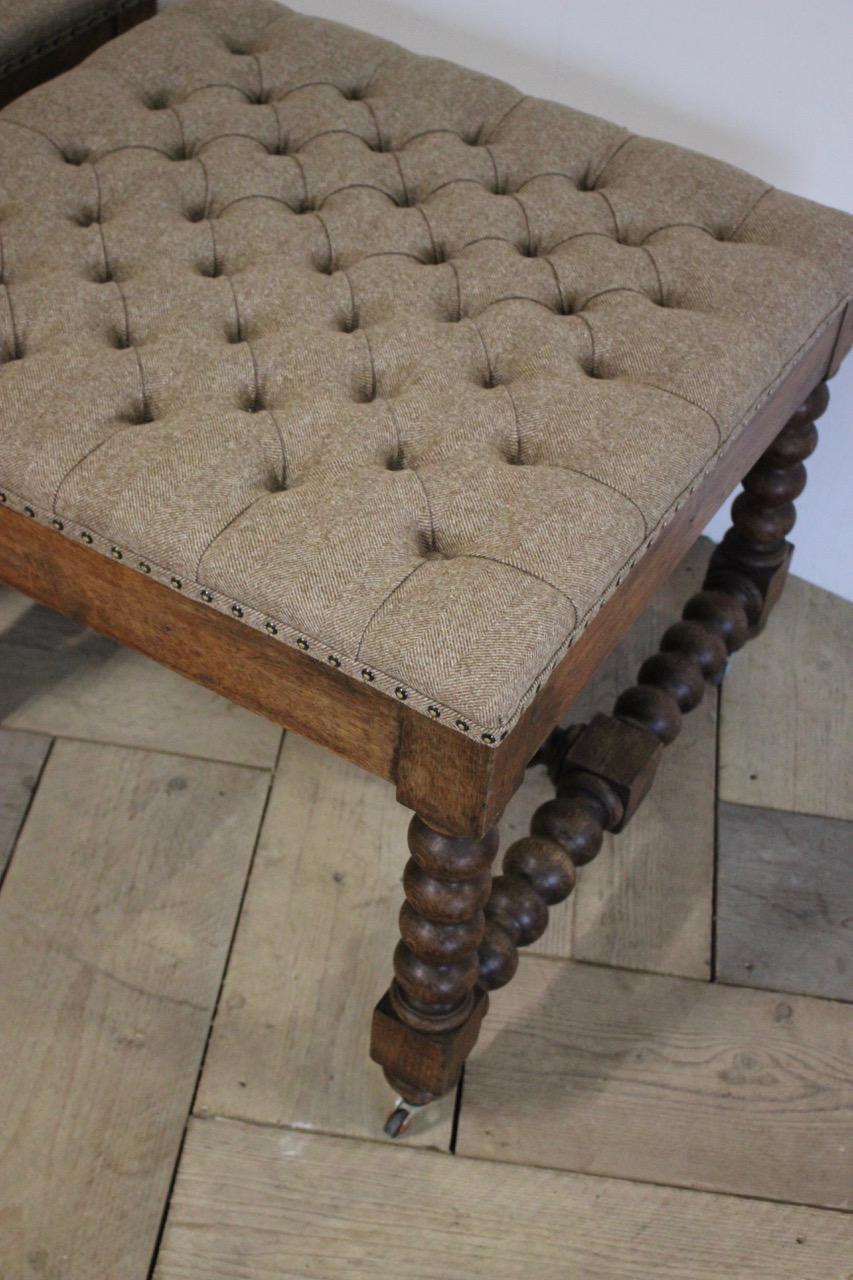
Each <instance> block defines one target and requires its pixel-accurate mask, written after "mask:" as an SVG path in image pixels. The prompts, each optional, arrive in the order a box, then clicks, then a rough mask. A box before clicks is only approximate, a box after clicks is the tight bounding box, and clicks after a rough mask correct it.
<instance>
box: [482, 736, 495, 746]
mask: <svg viewBox="0 0 853 1280" xmlns="http://www.w3.org/2000/svg"><path fill="white" fill-rule="evenodd" d="M480 737H481V738H482V740H483V742H486V743H488V745H489V746H490V747H493V746H494V745H495V743H496V742H497V738H496V737H495V735H494V734H493V733H481V734H480Z"/></svg>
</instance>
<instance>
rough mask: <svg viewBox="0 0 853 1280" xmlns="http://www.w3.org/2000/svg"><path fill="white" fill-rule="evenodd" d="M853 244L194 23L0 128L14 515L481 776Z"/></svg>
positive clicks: (314, 32)
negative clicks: (364, 686)
mask: <svg viewBox="0 0 853 1280" xmlns="http://www.w3.org/2000/svg"><path fill="white" fill-rule="evenodd" d="M851 228H853V219H850V218H848V217H846V216H845V215H843V214H840V213H837V212H834V211H832V210H829V209H826V208H823V207H820V206H817V205H814V204H811V203H809V202H807V201H804V200H801V199H798V198H797V197H794V196H791V195H787V194H783V193H780V192H778V191H775V190H773V189H771V188H769V187H768V186H767V184H766V183H763V182H760V181H759V180H757V179H756V178H752V177H750V176H748V175H747V174H745V173H742V172H740V171H738V170H735V169H732V168H730V167H728V166H726V165H724V164H722V163H719V162H717V161H714V160H711V159H706V158H704V157H701V156H698V155H695V154H693V153H691V152H688V151H685V150H682V149H679V148H677V147H674V146H670V145H667V144H666V143H662V142H654V141H650V140H648V139H644V138H639V137H635V136H633V135H631V134H630V133H628V132H627V131H626V130H625V129H622V128H619V127H617V126H615V125H611V124H608V123H606V122H604V121H603V120H598V119H594V118H592V117H590V116H587V115H583V114H580V113H578V112H575V111H572V110H569V109H568V108H566V107H562V106H557V105H555V104H553V103H549V102H542V101H538V100H535V99H531V98H528V97H525V96H524V95H523V94H521V93H519V92H518V91H517V90H515V89H513V88H510V87H509V86H508V85H505V84H502V83H499V82H498V81H495V80H491V79H488V78H486V77H484V76H481V75H478V74H475V73H473V72H471V71H467V70H463V69H461V68H458V67H455V66H453V65H451V64H449V63H446V62H440V61H435V60H430V59H424V58H420V57H416V56H414V55H412V54H409V53H406V52H404V51H403V50H401V49H399V48H397V47H396V46H394V45H391V44H388V43H386V42H383V41H382V40H379V39H376V38H374V37H371V36H367V35H362V34H360V33H358V32H356V31H353V30H350V29H348V28H344V27H341V26H337V25H334V24H331V23H328V22H322V21H318V20H314V19H311V18H306V17H303V16H299V15H297V14H295V13H292V12H290V11H288V10H287V9H284V8H282V7H280V6H278V5H276V4H275V3H272V2H271V0H189V3H185V4H182V5H178V6H176V7H174V8H170V9H169V10H168V11H167V12H166V13H164V14H163V15H161V16H160V17H159V18H157V19H155V20H154V21H153V22H150V23H147V24H144V25H143V26H142V27H139V28H137V29H136V30H134V31H132V32H131V33H129V34H128V35H126V36H125V37H123V38H121V39H120V40H118V41H115V42H114V43H112V44H111V45H109V46H106V47H105V48H104V49H102V50H100V51H99V52H98V53H96V54H95V55H94V56H93V57H92V58H90V59H89V60H88V61H87V62H86V63H85V64H83V66H81V67H80V68H78V69H77V70H75V71H73V72H71V73H70V74H68V75H67V76H64V77H62V78H61V79H59V80H57V81H55V82H53V83H52V84H49V85H45V86H43V87H41V88H40V89H37V90H35V91H34V92H32V93H30V94H29V95H27V96H26V97H25V98H23V99H21V100H19V101H17V102H15V103H12V104H11V105H10V106H9V107H8V108H6V110H5V111H4V112H2V113H0V243H1V244H2V258H0V266H2V279H3V288H2V290H0V342H2V357H1V358H2V363H0V413H2V426H0V489H2V491H3V495H4V500H5V501H6V502H7V503H9V504H11V505H12V506H13V507H16V508H17V509H18V510H28V511H29V512H30V513H31V514H32V515H33V517H34V518H35V519H39V520H43V521H46V522H47V523H48V524H53V525H54V526H55V527H56V529H57V530H59V531H61V532H62V533H63V535H64V536H67V537H70V538H74V539H76V540H80V539H81V538H82V540H83V541H84V542H85V543H86V544H88V545H90V546H91V547H92V548H93V549H95V550H97V551H100V552H102V553H103V554H106V555H112V556H113V557H115V558H116V559H121V560H123V561H124V562H125V563H126V564H128V565H130V566H131V567H132V568H134V569H137V570H139V571H141V572H143V573H147V574H150V575H152V576H153V577H156V578H158V579H159V580H161V581H163V582H165V583H171V585H172V586H173V587H174V589H175V590H179V591H182V592H185V593H188V594H191V595H192V596H193V597H194V598H196V599H201V600H204V601H205V602H206V603H208V604H209V605H211V606H212V607H214V608H217V609H220V610H223V611H225V612H227V613H231V614H233V615H234V616H235V617H237V618H239V619H241V620H242V622H243V623H245V624H247V625H250V626H254V627H258V628H261V629H265V630H266V631H267V632H268V633H269V634H270V635H271V636H274V637H276V639H277V640H278V641H280V642H283V643H286V644H295V645H298V646H299V647H300V648H301V649H303V650H305V651H307V652H309V653H310V654H311V655H312V656H314V657H316V658H318V659H319V660H321V661H324V662H331V663H332V664H333V665H334V666H337V667H340V669H341V670H342V671H344V672H345V673H346V674H348V675H350V676H352V677H353V678H355V679H365V680H367V681H369V682H371V683H372V684H374V685H375V687H377V688H379V689H381V690H383V691H384V692H386V693H388V694H389V695H390V696H392V697H394V696H396V697H398V698H400V699H402V700H405V701H406V702H407V703H408V705H410V706H413V707H415V708H417V709H418V710H419V711H423V712H425V713H426V714H430V715H432V716H434V717H441V719H442V720H443V722H445V723H449V724H450V725H455V727H456V728H457V729H459V730H460V731H461V732H463V733H467V734H470V735H472V736H475V737H477V738H478V739H482V740H483V741H485V742H487V743H489V744H491V743H493V742H495V741H498V740H500V737H501V736H502V735H503V734H505V732H506V731H507V730H508V728H510V727H511V726H512V724H513V722H514V720H515V719H516V717H517V716H518V714H519V712H520V711H521V709H522V708H523V707H524V705H525V703H526V701H527V700H529V698H530V697H531V696H532V694H533V692H534V691H535V689H536V687H537V685H538V683H539V682H541V681H542V679H543V678H544V677H545V676H546V675H547V673H548V672H549V670H550V669H551V668H552V667H553V665H554V664H555V662H556V661H557V660H558V658H560V657H561V656H562V654H563V653H564V652H565V650H566V648H567V646H569V645H570V644H571V643H572V641H573V639H574V638H575V637H576V636H577V635H578V634H579V632H580V631H581V630H582V629H583V627H584V626H585V625H586V623H587V622H588V621H589V619H590V618H591V617H592V615H593V614H594V613H595V611H596V610H597V609H598V608H599V607H600V605H601V604H602V602H603V601H604V600H605V599H606V598H607V597H608V596H609V595H610V594H611V593H612V592H613V591H614V590H615V589H616V588H617V586H618V584H619V582H620V581H621V579H622V576H623V575H624V574H625V572H626V571H627V569H628V568H629V567H630V566H631V565H633V564H634V563H635V562H636V560H637V559H638V558H639V557H640V556H642V555H643V553H644V550H645V549H646V548H647V547H648V546H649V544H650V543H651V542H652V540H653V539H654V538H655V536H656V534H657V532H658V531H659V530H660V529H661V527H662V526H663V525H664V524H665V523H666V522H667V521H668V520H669V519H670V518H671V517H672V514H673V512H674V511H675V510H676V509H677V508H678V506H679V505H680V503H681V502H682V501H683V499H684V496H685V495H686V494H687V493H689V492H691V491H692V490H693V489H695V487H696V486H697V485H699V484H700V483H701V482H702V480H703V477H704V476H706V475H707V474H708V472H709V471H710V470H711V469H712V468H713V467H714V466H715V465H716V462H717V460H718V459H719V457H720V454H721V451H722V450H724V449H725V448H726V446H727V444H728V443H729V442H730V441H731V440H732V438H733V436H734V435H735V434H736V433H737V431H738V430H739V427H740V426H741V424H742V423H743V422H744V421H745V420H746V419H748V417H749V416H750V415H751V414H752V413H753V412H754V411H755V408H756V406H757V405H758V404H759V403H760V402H761V401H762V399H763V398H764V397H766V396H767V395H768V394H769V392H770V390H771V389H772V388H773V386H774V385H775V384H776V383H778V381H779V380H780V379H781V378H782V377H783V376H784V374H785V371H786V369H787V368H788V366H789V365H790V364H791V363H792V362H793V361H794V360H795V359H796V358H797V356H798V354H801V353H802V350H803V348H804V347H805V346H806V345H807V344H809V343H810V342H811V341H812V340H814V338H815V337H816V335H817V334H818V333H819V332H820V331H821V330H822V328H823V327H824V326H825V325H827V324H828V323H830V322H831V321H832V320H833V319H834V318H835V317H837V314H838V310H839V308H840V307H841V306H842V305H843V304H844V303H845V301H846V300H847V299H848V297H849V296H850V292H851V280H853V232H851Z"/></svg>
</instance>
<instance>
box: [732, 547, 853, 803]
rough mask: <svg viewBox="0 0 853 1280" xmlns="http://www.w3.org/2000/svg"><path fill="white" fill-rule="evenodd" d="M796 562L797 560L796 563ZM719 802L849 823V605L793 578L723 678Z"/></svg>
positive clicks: (852, 781)
mask: <svg viewBox="0 0 853 1280" xmlns="http://www.w3.org/2000/svg"><path fill="white" fill-rule="evenodd" d="M795 561H796V558H795ZM720 799H721V800H724V801H727V802H730V803H733V804H752V805H758V806H760V807H761V808H769V809H787V810H791V811H793V812H796V813H813V814H819V815H821V816H823V817H827V818H848V819H850V818H853V604H851V603H850V602H849V601H846V600H842V599H841V598H840V597H839V596H834V595H831V594H830V593H829V592H828V591H823V590H821V588H819V587H814V586H811V585H810V584H809V583H807V582H803V581H802V579H799V578H791V579H789V581H788V584H787V586H786V588H785V591H784V593H783V595H782V598H781V600H780V601H779V604H778V606H777V608H776V610H775V612H774V614H773V616H772V618H771V620H770V622H769V623H768V625H767V628H766V630H765V631H764V633H763V635H762V636H761V641H760V643H757V644H751V645H748V646H747V648H746V649H745V650H744V651H743V652H742V653H739V654H738V655H737V656H736V658H735V660H734V662H733V663H732V669H731V671H730V672H729V675H728V676H727V678H726V684H725V687H724V690H723V694H722V709H721V721H720Z"/></svg>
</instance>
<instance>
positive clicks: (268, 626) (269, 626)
mask: <svg viewBox="0 0 853 1280" xmlns="http://www.w3.org/2000/svg"><path fill="white" fill-rule="evenodd" d="M264 631H266V633H267V635H270V636H277V635H278V627H277V626H276V625H275V623H274V622H265V623H264Z"/></svg>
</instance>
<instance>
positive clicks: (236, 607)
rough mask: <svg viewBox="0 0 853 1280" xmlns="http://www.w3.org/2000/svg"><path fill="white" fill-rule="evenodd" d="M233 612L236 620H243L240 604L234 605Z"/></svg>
mask: <svg viewBox="0 0 853 1280" xmlns="http://www.w3.org/2000/svg"><path fill="white" fill-rule="evenodd" d="M231 612H232V613H233V614H234V617H235V618H242V616H243V610H242V609H241V608H240V606H239V605H238V604H232V606H231Z"/></svg>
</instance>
